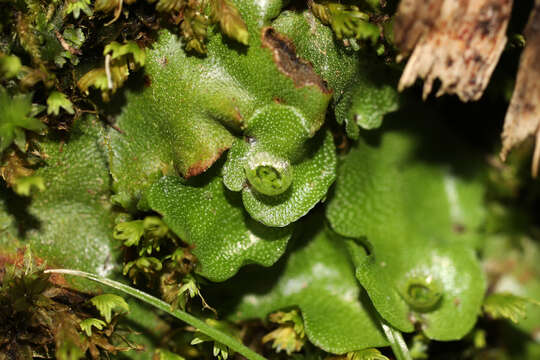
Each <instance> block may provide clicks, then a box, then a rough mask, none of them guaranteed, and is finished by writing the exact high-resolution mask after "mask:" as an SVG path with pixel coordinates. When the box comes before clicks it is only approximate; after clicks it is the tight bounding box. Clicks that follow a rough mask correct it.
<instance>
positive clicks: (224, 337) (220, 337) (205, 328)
mask: <svg viewBox="0 0 540 360" xmlns="http://www.w3.org/2000/svg"><path fill="white" fill-rule="evenodd" d="M45 273H55V274H66V275H73V276H78V277H84V278H86V279H90V280H93V281H95V282H98V283H100V284H102V285H106V286H110V287H112V288H114V289H116V290H118V291H122V292H124V293H125V294H128V295H131V296H133V297H135V298H137V299H139V300H141V301H144V302H145V303H147V304H149V305H152V306H154V307H155V308H157V309H159V310H162V311H164V312H166V313H167V314H169V315H171V316H173V317H175V318H177V319H179V320H182V321H184V322H186V323H188V324H189V325H191V326H193V327H195V328H197V329H198V331H200V332H201V333H203V334H206V335H207V336H209V337H211V338H212V339H214V340H215V341H218V342H220V343H222V344H225V345H227V346H228V347H229V348H230V349H232V350H234V351H236V352H238V353H239V354H241V355H243V356H245V357H246V358H247V359H248V360H264V357H262V356H261V355H259V354H257V353H255V352H254V351H253V350H251V349H250V348H248V347H246V346H245V345H243V344H242V343H240V342H239V341H238V340H237V339H235V338H234V337H233V336H231V335H228V334H226V333H224V332H223V331H220V330H218V329H216V328H213V327H212V326H210V325H208V324H206V323H205V322H204V321H202V320H200V319H197V318H196V317H194V316H193V315H190V314H188V313H187V312H185V311H181V310H178V309H176V310H172V309H171V307H170V305H169V304H167V303H166V302H164V301H162V300H159V299H158V298H156V297H153V296H152V295H149V294H147V293H144V292H142V291H140V290H137V289H134V288H132V287H130V286H128V285H125V284H122V283H119V282H117V281H113V280H110V279H107V278H104V277H101V276H97V275H94V274H90V273H87V272H83V271H78V270H71V269H49V270H45Z"/></svg>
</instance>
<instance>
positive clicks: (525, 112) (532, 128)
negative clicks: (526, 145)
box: [501, 0, 540, 177]
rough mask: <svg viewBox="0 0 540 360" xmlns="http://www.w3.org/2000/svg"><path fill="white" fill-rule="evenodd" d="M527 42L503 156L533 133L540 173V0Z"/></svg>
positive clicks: (534, 167)
mask: <svg viewBox="0 0 540 360" xmlns="http://www.w3.org/2000/svg"><path fill="white" fill-rule="evenodd" d="M525 39H526V41H527V42H526V46H525V49H524V50H523V54H522V55H521V60H520V64H519V71H518V75H517V80H516V86H515V88H514V93H513V94H512V99H511V100H510V106H509V107H508V111H507V113H506V118H505V120H504V129H503V133H502V142H503V148H502V151H501V158H502V159H503V160H505V159H506V155H507V154H508V152H509V151H510V149H511V148H512V147H514V146H515V145H517V144H519V143H521V142H522V141H524V140H525V139H526V138H528V137H529V136H536V147H535V150H534V158H533V164H532V173H533V176H534V177H536V175H537V174H538V164H539V161H540V127H539V126H540V0H536V2H535V6H534V9H533V11H532V13H531V16H530V18H529V22H528V24H527V27H526V28H525Z"/></svg>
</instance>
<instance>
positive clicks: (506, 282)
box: [483, 226, 540, 339]
mask: <svg viewBox="0 0 540 360" xmlns="http://www.w3.org/2000/svg"><path fill="white" fill-rule="evenodd" d="M521 228H528V227H527V226H524V227H520V229H521ZM518 231H519V230H518ZM483 253H484V264H483V265H484V268H485V269H486V270H487V274H488V278H489V279H490V288H491V291H493V293H492V294H490V295H489V296H488V297H487V298H486V302H487V305H488V307H489V303H490V302H492V305H497V304H500V305H503V307H502V308H501V306H500V305H499V306H496V308H495V309H492V310H495V311H497V312H498V313H501V310H502V311H504V313H506V314H507V315H508V316H507V317H509V318H510V319H512V317H514V318H515V319H516V320H517V319H518V318H519V322H518V323H515V324H512V326H513V327H516V328H518V329H520V330H521V331H522V333H525V334H528V335H529V337H530V338H531V339H535V334H536V331H537V329H538V324H539V323H540V306H538V299H540V269H539V267H538V262H539V261H540V247H539V246H538V242H536V241H534V240H533V239H530V238H527V237H524V236H523V237H515V235H510V233H506V232H504V231H503V232H501V233H500V234H498V235H496V236H490V237H489V238H487V239H486V242H485V244H484V247H483ZM509 293H511V294H514V295H508V296H509V297H510V299H506V298H507V296H505V294H509ZM490 297H491V300H490V301H489V302H488V299H489V298H490ZM513 298H515V301H512V299H513ZM505 299H506V300H507V301H505ZM520 299H521V300H520ZM523 299H527V300H526V301H523ZM501 300H502V304H501ZM508 300H510V301H508ZM493 302H495V304H493ZM505 304H506V305H507V306H508V305H509V306H510V307H509V308H507V306H504V305H505ZM516 305H517V308H516ZM492 308H493V306H492ZM512 309H514V310H513V311H512ZM486 310H489V309H486V303H484V311H486ZM508 310H511V311H510V312H509V311H508ZM521 314H523V315H524V316H523V317H522V316H521ZM488 315H490V316H493V315H494V314H493V313H492V311H491V312H488ZM501 315H504V314H502V313H501ZM512 315H514V316H512ZM495 317H497V316H495Z"/></svg>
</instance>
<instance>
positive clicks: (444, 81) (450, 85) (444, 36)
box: [394, 0, 512, 101]
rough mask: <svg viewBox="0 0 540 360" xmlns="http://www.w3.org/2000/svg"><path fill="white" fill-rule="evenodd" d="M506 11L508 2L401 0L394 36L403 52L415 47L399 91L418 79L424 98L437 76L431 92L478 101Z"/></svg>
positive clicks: (500, 42)
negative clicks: (435, 84)
mask: <svg viewBox="0 0 540 360" xmlns="http://www.w3.org/2000/svg"><path fill="white" fill-rule="evenodd" d="M437 9H438V10H437ZM511 9H512V0H440V1H436V0H432V1H429V2H426V1H415V0H405V1H404V2H402V4H400V7H399V9H398V14H397V15H396V24H397V25H398V26H397V27H396V28H394V33H395V35H394V36H395V37H396V38H397V39H398V40H399V42H398V43H400V44H402V46H403V50H404V51H405V52H406V51H407V50H409V48H411V47H412V44H414V43H416V46H415V47H414V50H413V52H412V54H411V57H410V59H409V61H408V63H407V65H406V66H405V70H404V71H403V74H402V76H401V79H400V82H399V90H400V91H401V90H403V89H404V88H406V87H408V86H411V85H412V84H414V82H415V80H416V78H417V77H420V78H423V79H425V83H424V92H423V98H424V99H425V98H426V97H427V96H428V95H429V93H430V92H431V90H432V88H433V82H434V81H435V79H437V78H438V79H440V81H441V86H440V88H439V90H438V92H437V96H440V95H442V94H445V93H447V94H456V95H458V96H459V98H460V99H461V100H462V101H470V100H478V99H479V98H480V97H481V96H482V93H483V91H484V89H485V88H486V86H487V84H488V82H489V78H490V77H491V74H492V72H493V70H494V69H495V66H496V64H497V61H498V60H499V57H500V55H501V53H502V51H503V50H504V46H505V44H506V28H507V26H508V21H509V19H510V13H511ZM430 17H431V19H429V18H430ZM415 22H419V25H416V24H415ZM430 24H431V25H430Z"/></svg>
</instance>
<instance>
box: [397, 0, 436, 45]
mask: <svg viewBox="0 0 540 360" xmlns="http://www.w3.org/2000/svg"><path fill="white" fill-rule="evenodd" d="M443 1H444V0H401V2H400V3H399V9H398V14H397V16H396V18H395V20H394V41H395V43H396V45H397V47H398V48H399V49H400V50H401V52H402V53H404V54H408V53H410V52H411V51H412V50H413V49H414V46H415V45H416V44H417V43H418V40H420V38H421V37H422V36H423V35H424V34H427V33H428V31H430V30H431V29H432V28H433V27H434V25H435V20H437V19H438V17H439V14H440V12H441V5H442V3H443Z"/></svg>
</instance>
